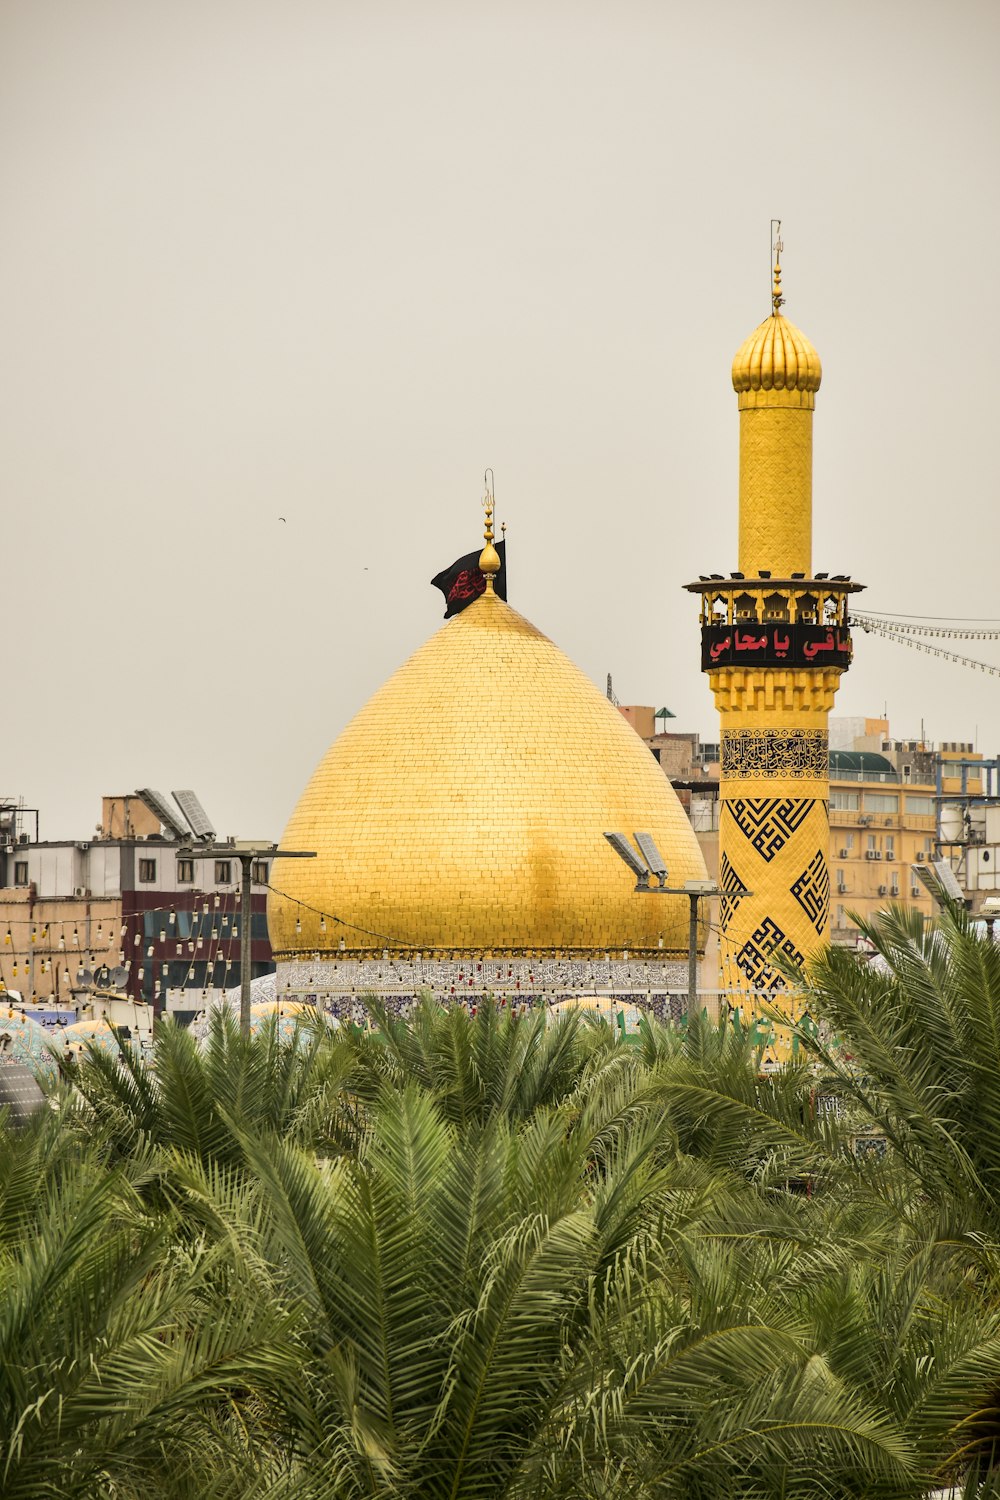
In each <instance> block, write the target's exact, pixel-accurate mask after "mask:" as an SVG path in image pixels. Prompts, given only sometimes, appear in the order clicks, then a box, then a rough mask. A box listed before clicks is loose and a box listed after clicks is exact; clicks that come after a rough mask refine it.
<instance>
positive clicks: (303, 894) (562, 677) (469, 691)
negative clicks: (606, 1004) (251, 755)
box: [268, 593, 705, 958]
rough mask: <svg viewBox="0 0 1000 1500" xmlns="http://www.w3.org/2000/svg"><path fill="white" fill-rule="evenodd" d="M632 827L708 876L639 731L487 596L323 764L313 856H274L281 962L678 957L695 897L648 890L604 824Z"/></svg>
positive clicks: (309, 801) (272, 922) (300, 834)
mask: <svg viewBox="0 0 1000 1500" xmlns="http://www.w3.org/2000/svg"><path fill="white" fill-rule="evenodd" d="M636 829H639V830H642V831H646V832H649V833H651V834H652V836H653V838H654V839H655V840H656V843H657V845H658V846H659V848H660V850H661V852H662V854H663V856H664V858H665V860H666V862H667V865H668V868H669V870H670V881H671V884H672V885H680V884H681V883H682V882H683V881H685V880H692V879H694V880H703V879H704V878H705V865H704V861H703V859H702V854H701V850H700V848H699V846H698V841H697V838H696V837H695V834H694V831H693V830H692V827H691V824H690V822H689V821H688V819H687V816H686V815H685V813H684V809H683V808H682V807H681V804H680V802H679V800H678V797H677V794H676V792H675V791H674V789H673V787H672V786H671V785H670V782H669V781H668V779H667V777H666V776H665V775H664V774H663V772H662V771H661V770H660V767H659V766H658V765H657V763H656V761H655V760H654V758H653V756H652V755H651V754H650V752H649V750H648V749H647V747H646V746H645V745H644V744H643V742H642V740H641V739H640V738H639V736H638V735H637V734H636V732H635V730H634V729H633V728H632V727H631V725H629V724H628V723H626V721H625V719H624V718H623V717H622V716H621V714H620V713H619V712H618V710H617V709H616V708H615V707H614V706H613V705H612V704H611V703H609V702H608V699H607V698H606V697H605V696H604V694H603V693H601V692H600V691H599V690H598V688H596V687H595V686H594V684H593V683H592V682H591V681H590V680H589V679H588V678H587V677H585V676H584V674H583V673H582V672H581V671H580V670H579V669H578V668H577V667H575V666H574V665H573V663H572V662H571V661H570V660H569V658H568V657H566V656H565V655H564V654H563V652H561V651H560V650H559V649H558V647H556V646H555V645H553V643H552V642H551V641H550V640H549V639H548V638H547V637H546V636H544V635H543V634H542V633H541V631H540V630H536V629H535V627H534V626H533V625H531V624H529V622H528V621H527V620H525V619H524V618H523V617H522V616H521V615H519V614H517V613H516V612H515V611H514V610H513V609H511V608H510V606H509V605H507V604H506V603H505V602H504V601H503V600H502V599H500V598H498V597H497V596H496V595H495V594H491V593H487V594H483V595H481V596H480V598H479V599H477V600H476V601H475V603H474V604H471V605H469V607H468V608H467V609H465V610H463V611H462V613H461V614H460V615H457V616H456V617H455V618H454V619H453V620H451V621H450V622H449V623H448V624H447V625H445V626H444V627H443V628H442V629H441V630H439V631H438V632H437V634H436V635H434V636H432V637H431V639H430V640H429V641H427V643H426V644H425V645H424V646H422V647H421V648H420V650H418V651H417V652H416V654H415V655H414V656H412V657H411V658H410V660H409V661H408V662H406V663H405V665H404V666H402V667H400V669H399V670H398V671H397V672H396V673H395V675H394V676H392V677H391V678H390V679H389V680H388V682H386V683H385V684H384V685H383V687H382V688H381V689H380V690H379V691H378V692H377V693H376V694H375V696H374V697H373V698H372V699H371V700H370V702H369V703H368V704H367V705H366V706H365V707H364V708H363V709H362V710H361V712H360V713H359V714H358V715H357V717H356V718H355V719H354V720H353V722H352V723H350V724H349V725H348V726H347V728H346V729H345V730H344V731H343V733H342V734H341V735H340V737H339V739H337V740H336V741H335V742H334V744H333V745H332V746H331V748H330V749H329V751H328V752H327V754H326V756H325V757H324V759H323V760H322V761H321V763H320V765H319V767H318V769H317V770H316V772H315V774H314V776H313V778H312V780H311V782H310V783H309V785H308V787H307V788H306V790H305V792H304V793H303V795H302V798H301V800H300V802H299V804H298V807H297V808H296V810H295V812H294V813H293V814H292V817H291V820H290V822H289V824H288V827H287V828H286V830H285V835H284V838H283V840H282V843H283V844H284V845H285V847H291V848H295V849H311V850H315V851H316V856H317V857H316V858H315V859H302V860H291V859H290V860H288V861H280V860H279V861H277V862H276V867H275V868H276V877H275V878H276V881H277V883H278V885H279V886H280V887H281V892H280V893H279V892H276V891H272V892H271V893H270V895H269V897H268V926H269V929H270V933H271V945H272V948H273V949H274V951H275V954H276V955H277V956H278V957H279V958H281V957H287V956H292V955H294V954H295V953H296V952H299V953H309V952H323V951H326V952H332V954H333V955H334V956H335V955H336V951H337V950H338V948H339V945H340V942H341V940H343V942H344V947H345V949H346V950H347V951H348V952H349V953H350V952H354V953H361V954H365V953H371V952H372V951H379V950H381V949H382V948H405V947H408V946H413V947H416V948H418V949H424V950H428V951H436V952H441V951H443V950H448V951H450V952H454V953H470V952H476V953H483V952H489V951H494V952H496V953H502V952H507V953H510V952H512V951H514V952H517V951H525V950H528V951H533V952H539V956H541V952H540V950H541V951H544V952H545V953H551V952H553V951H562V952H567V951H573V952H576V953H580V952H594V951H597V952H600V953H601V954H602V956H603V953H604V951H605V950H608V951H610V950H611V949H615V950H616V951H617V952H618V953H621V951H622V950H623V949H624V950H628V951H629V952H630V953H635V954H636V955H637V956H638V955H639V954H640V953H650V954H654V955H658V956H660V957H663V958H667V957H671V956H673V955H676V954H678V953H683V952H684V951H685V950H686V946H687V922H688V902H687V900H686V898H685V897H683V896H661V897H652V896H641V895H636V894H635V891H634V880H633V877H632V876H631V875H630V874H629V871H628V870H627V869H626V867H625V866H624V864H623V863H622V861H621V860H620V859H619V857H618V855H617V854H616V853H615V852H614V850H613V849H612V848H611V847H610V845H609V844H608V843H607V842H606V840H605V838H604V834H605V832H606V831H613V830H620V831H621V832H623V833H625V834H628V835H631V834H632V832H633V831H634V830H636ZM323 913H325V914H326V916H327V917H328V918H329V919H330V920H328V921H325V922H324V924H323V925H322V926H321V925H320V917H321V914H323ZM336 919H339V920H336ZM661 945H662V946H661Z"/></svg>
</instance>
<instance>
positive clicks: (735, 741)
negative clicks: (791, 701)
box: [722, 729, 830, 781]
mask: <svg viewBox="0 0 1000 1500" xmlns="http://www.w3.org/2000/svg"><path fill="white" fill-rule="evenodd" d="M829 764H830V762H829V743H828V738H827V735H826V734H825V733H824V732H823V731H822V730H820V729H728V730H725V731H724V732H723V735H722V776H723V780H732V781H737V780H739V781H751V780H764V779H767V778H771V777H786V776H788V777H800V776H801V777H808V778H810V779H811V780H822V781H825V780H826V779H827V777H828V776H829V774H830V773H829Z"/></svg>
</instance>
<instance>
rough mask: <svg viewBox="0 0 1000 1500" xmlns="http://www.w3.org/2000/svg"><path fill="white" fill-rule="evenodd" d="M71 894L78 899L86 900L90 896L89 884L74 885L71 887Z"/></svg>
mask: <svg viewBox="0 0 1000 1500" xmlns="http://www.w3.org/2000/svg"><path fill="white" fill-rule="evenodd" d="M73 895H74V896H75V897H76V898H77V900H78V901H86V900H88V899H89V897H90V886H89V885H75V886H74V887H73Z"/></svg>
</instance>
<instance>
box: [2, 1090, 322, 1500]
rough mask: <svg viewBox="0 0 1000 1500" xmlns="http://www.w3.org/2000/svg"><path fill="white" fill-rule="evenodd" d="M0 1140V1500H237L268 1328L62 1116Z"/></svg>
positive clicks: (273, 1351) (270, 1345) (231, 1268)
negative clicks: (199, 1498) (225, 1498)
mask: <svg viewBox="0 0 1000 1500" xmlns="http://www.w3.org/2000/svg"><path fill="white" fill-rule="evenodd" d="M0 1134H2V1139H0V1205H2V1212H0V1347H2V1349H3V1359H2V1361H0V1434H2V1437H0V1493H2V1494H3V1495H4V1496H5V1497H8V1496H9V1497H17V1500H40V1497H45V1496H52V1497H60V1500H98V1497H110V1496H115V1497H121V1500H139V1497H140V1496H144V1497H146V1500H149V1497H156V1496H162V1497H164V1500H166V1497H167V1496H171V1497H187V1496H190V1497H191V1500H194V1496H195V1495H204V1494H211V1493H213V1490H214V1492H215V1493H216V1494H218V1495H219V1496H220V1497H221V1496H222V1495H223V1494H225V1493H229V1494H231V1495H232V1496H233V1497H234V1500H235V1496H236V1495H237V1494H244V1493H246V1492H247V1491H246V1481H247V1480H248V1478H249V1476H251V1475H252V1474H253V1473H254V1472H255V1470H257V1469H259V1468H261V1467H262V1466H263V1467H266V1466H267V1464H268V1463H269V1462H270V1455H271V1452H272V1450H273V1447H274V1445H273V1442H272V1434H271V1433H269V1431H268V1429H267V1426H266V1424H265V1423H263V1422H262V1421H261V1420H260V1418H259V1415H258V1414H259V1413H260V1412H261V1411H262V1410H264V1409H265V1408H266V1406H267V1403H268V1400H269V1393H270V1392H271V1391H272V1390H274V1389H276V1388H280V1387H281V1386H282V1385H283V1384H284V1383H285V1382H287V1380H288V1378H289V1373H290V1370H291V1369H292V1368H293V1364H292V1360H293V1352H292V1351H293V1337H292V1331H291V1328H290V1324H289V1321H288V1318H287V1316H286V1315H285V1313H284V1312H283V1311H282V1310H281V1309H280V1308H279V1307H277V1306H276V1305H275V1304H274V1302H273V1301H272V1300H271V1299H270V1298H269V1297H268V1296H267V1295H266V1286H265V1285H263V1284H262V1283H261V1282H260V1281H259V1280H256V1279H254V1278H253V1277H252V1276H249V1275H247V1274H246V1269H245V1268H244V1267H243V1266H241V1264H240V1262H239V1261H238V1260H237V1259H235V1258H233V1257H232V1256H230V1255H229V1254H228V1253H227V1252H226V1249H225V1247H224V1246H209V1245H207V1244H196V1245H192V1244H190V1243H189V1244H187V1245H182V1244H180V1243H179V1242H178V1241H177V1239H176V1237H175V1236H174V1234H173V1232H172V1231H173V1229H174V1227H175V1226H174V1224H173V1222H172V1221H171V1218H170V1217H169V1216H167V1215H165V1214H163V1213H158V1214H151V1213H149V1212H148V1211H147V1209H146V1207H145V1205H144V1203H143V1201H142V1198H141V1197H140V1195H139V1193H138V1191H137V1186H138V1184H137V1181H136V1177H137V1175H138V1173H137V1172H136V1171H133V1172H132V1174H131V1180H130V1174H129V1173H126V1172H125V1171H124V1170H123V1169H122V1168H117V1169H113V1170H109V1168H108V1167H107V1165H106V1163H105V1162H104V1161H103V1160H102V1159H101V1157H100V1155H99V1154H98V1153H97V1152H96V1151H93V1150H87V1149H85V1148H82V1147H81V1146H80V1145H79V1142H78V1140H77V1138H76V1136H75V1135H74V1133H73V1132H72V1131H71V1130H69V1129H68V1128H67V1121H66V1117H65V1109H61V1110H56V1111H45V1112H44V1113H43V1114H42V1115H41V1116H39V1117H37V1118H36V1119H35V1120H33V1121H32V1122H31V1123H30V1125H29V1126H27V1127H25V1128H23V1129H21V1130H19V1131H17V1132H16V1133H12V1132H9V1131H7V1130H2V1132H0Z"/></svg>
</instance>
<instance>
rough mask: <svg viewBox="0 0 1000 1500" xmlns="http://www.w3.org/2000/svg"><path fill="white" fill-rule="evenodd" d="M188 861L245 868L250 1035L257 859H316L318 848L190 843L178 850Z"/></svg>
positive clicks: (244, 979) (243, 981)
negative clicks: (218, 861) (235, 861)
mask: <svg viewBox="0 0 1000 1500" xmlns="http://www.w3.org/2000/svg"><path fill="white" fill-rule="evenodd" d="M177 852H178V853H179V854H180V855H182V856H183V857H184V858H185V859H233V858H236V859H238V860H239V862H240V865H241V866H242V878H241V880H240V1031H241V1032H242V1033H243V1035H244V1036H249V1035H250V972H251V961H252V956H253V955H252V948H253V913H252V911H251V889H250V888H251V886H252V884H253V867H254V864H255V863H256V862H257V860H260V859H266V860H268V861H270V860H272V859H315V858H316V851H315V849H279V848H278V846H277V844H260V843H257V842H256V841H255V840H253V839H231V840H230V841H229V843H226V844H216V843H210V844H205V843H198V844H186V845H184V846H183V847H182V848H181V849H179V850H178V851H177Z"/></svg>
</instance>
